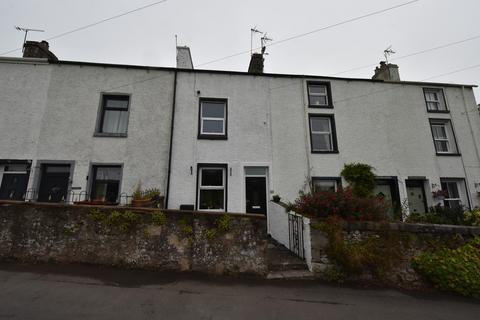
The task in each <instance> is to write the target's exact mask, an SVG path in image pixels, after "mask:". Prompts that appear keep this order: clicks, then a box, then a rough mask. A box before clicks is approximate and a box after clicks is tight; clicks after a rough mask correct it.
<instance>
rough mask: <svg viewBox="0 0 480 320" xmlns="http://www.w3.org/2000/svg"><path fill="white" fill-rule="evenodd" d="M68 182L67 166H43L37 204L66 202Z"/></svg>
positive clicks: (68, 171) (68, 168)
mask: <svg viewBox="0 0 480 320" xmlns="http://www.w3.org/2000/svg"><path fill="white" fill-rule="evenodd" d="M69 180H70V165H69V164H66V165H65V164H43V165H42V166H41V176H40V187H39V190H38V199H37V200H38V201H39V202H64V201H66V200H67V193H68V183H69Z"/></svg>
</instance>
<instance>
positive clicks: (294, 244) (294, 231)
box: [288, 213, 305, 259]
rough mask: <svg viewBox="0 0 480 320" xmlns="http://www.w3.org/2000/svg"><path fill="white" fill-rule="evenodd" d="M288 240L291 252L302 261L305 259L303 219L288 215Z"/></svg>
mask: <svg viewBox="0 0 480 320" xmlns="http://www.w3.org/2000/svg"><path fill="white" fill-rule="evenodd" d="M288 240H289V246H290V248H289V249H290V251H292V252H293V253H295V254H296V255H297V256H299V257H300V258H302V259H305V249H304V246H303V217H302V216H300V215H296V214H291V213H288Z"/></svg>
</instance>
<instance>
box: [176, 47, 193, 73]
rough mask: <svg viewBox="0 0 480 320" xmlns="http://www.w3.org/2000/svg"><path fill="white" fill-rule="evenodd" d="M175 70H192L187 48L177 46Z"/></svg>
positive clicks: (190, 56)
mask: <svg viewBox="0 0 480 320" xmlns="http://www.w3.org/2000/svg"><path fill="white" fill-rule="evenodd" d="M177 68H179V69H193V62H192V55H191V53H190V48H189V47H186V46H185V47H178V46H177Z"/></svg>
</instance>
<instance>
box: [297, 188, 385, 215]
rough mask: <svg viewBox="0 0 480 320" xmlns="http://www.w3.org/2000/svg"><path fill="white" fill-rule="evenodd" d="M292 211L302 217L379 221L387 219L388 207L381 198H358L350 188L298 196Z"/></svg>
mask: <svg viewBox="0 0 480 320" xmlns="http://www.w3.org/2000/svg"><path fill="white" fill-rule="evenodd" d="M292 209H293V210H294V211H295V212H297V213H299V214H302V215H305V216H310V217H317V218H326V217H329V216H337V217H340V218H343V219H345V220H360V221H379V220H385V219H386V218H387V212H388V209H389V205H388V204H387V202H386V201H384V200H383V199H382V198H378V197H360V196H358V195H356V194H354V192H353V190H352V188H350V187H347V188H346V189H339V190H338V191H336V192H335V191H319V192H315V193H308V194H300V196H299V197H298V198H297V200H295V203H294V204H293V207H292Z"/></svg>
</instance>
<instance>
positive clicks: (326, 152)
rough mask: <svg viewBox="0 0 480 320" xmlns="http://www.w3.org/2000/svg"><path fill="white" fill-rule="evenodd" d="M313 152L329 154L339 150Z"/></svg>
mask: <svg viewBox="0 0 480 320" xmlns="http://www.w3.org/2000/svg"><path fill="white" fill-rule="evenodd" d="M312 153H319V154H328V153H339V152H338V150H333V151H313V150H312Z"/></svg>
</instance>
